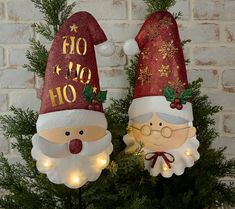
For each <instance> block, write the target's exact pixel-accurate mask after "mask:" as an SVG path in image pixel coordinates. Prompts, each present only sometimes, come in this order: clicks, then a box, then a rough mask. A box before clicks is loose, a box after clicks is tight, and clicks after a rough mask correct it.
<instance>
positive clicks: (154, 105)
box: [129, 96, 193, 121]
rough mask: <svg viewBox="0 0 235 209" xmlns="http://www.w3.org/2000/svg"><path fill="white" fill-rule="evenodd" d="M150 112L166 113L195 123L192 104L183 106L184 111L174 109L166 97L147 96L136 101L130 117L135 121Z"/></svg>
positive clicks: (133, 102) (133, 103)
mask: <svg viewBox="0 0 235 209" xmlns="http://www.w3.org/2000/svg"><path fill="white" fill-rule="evenodd" d="M150 112H156V113H164V114H168V115H172V116H176V117H180V118H183V119H185V120H187V121H193V111H192V104H191V103H190V102H187V103H186V104H185V105H183V109H182V110H177V109H172V108H171V107H170V102H168V101H167V100H166V97H164V96H147V97H140V98H136V99H134V100H133V101H132V104H131V106H130V108H129V117H130V119H133V118H135V117H138V116H140V115H144V114H146V113H150Z"/></svg>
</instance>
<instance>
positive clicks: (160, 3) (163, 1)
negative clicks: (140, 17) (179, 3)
mask: <svg viewBox="0 0 235 209" xmlns="http://www.w3.org/2000/svg"><path fill="white" fill-rule="evenodd" d="M143 1H144V2H145V3H146V5H147V12H148V14H152V13H154V12H157V11H163V10H168V9H169V8H170V7H172V6H174V5H175V3H176V1H175V0H143Z"/></svg>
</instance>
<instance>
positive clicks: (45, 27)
mask: <svg viewBox="0 0 235 209" xmlns="http://www.w3.org/2000/svg"><path fill="white" fill-rule="evenodd" d="M31 1H32V2H33V3H34V5H35V7H36V8H39V10H40V11H41V13H42V14H43V15H44V20H45V23H42V22H40V23H34V24H32V28H33V29H34V30H35V31H36V32H37V33H39V34H41V35H42V36H44V37H45V38H46V39H47V40H50V41H51V40H53V38H54V36H55V34H56V33H57V31H58V29H59V26H60V25H62V24H63V22H64V21H65V20H66V19H67V18H68V17H69V15H70V13H71V12H72V9H73V7H74V6H75V3H72V4H70V5H68V3H67V0H31ZM26 57H27V59H28V60H29V64H27V65H24V67H25V68H26V69H27V70H29V71H31V72H34V73H36V75H38V76H39V77H40V78H44V76H45V70H46V64H47V59H48V52H47V49H46V47H45V46H44V45H43V44H42V43H41V42H40V41H37V40H35V39H34V38H33V39H31V40H30V50H28V51H27V53H26Z"/></svg>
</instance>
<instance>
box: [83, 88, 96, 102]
mask: <svg viewBox="0 0 235 209" xmlns="http://www.w3.org/2000/svg"><path fill="white" fill-rule="evenodd" d="M82 94H83V97H85V99H86V101H87V102H88V103H91V102H92V100H93V98H94V92H93V88H92V86H91V85H90V84H86V85H85V87H84V89H83V92H82Z"/></svg>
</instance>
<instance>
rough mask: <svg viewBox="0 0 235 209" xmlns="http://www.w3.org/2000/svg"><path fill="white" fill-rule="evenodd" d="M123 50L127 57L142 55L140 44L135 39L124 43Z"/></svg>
mask: <svg viewBox="0 0 235 209" xmlns="http://www.w3.org/2000/svg"><path fill="white" fill-rule="evenodd" d="M123 50H124V53H125V54H126V55H136V54H139V53H140V49H139V46H138V43H137V42H136V40H135V39H130V40H128V41H126V42H125V43H124V46H123Z"/></svg>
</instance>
